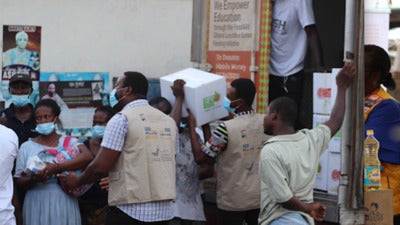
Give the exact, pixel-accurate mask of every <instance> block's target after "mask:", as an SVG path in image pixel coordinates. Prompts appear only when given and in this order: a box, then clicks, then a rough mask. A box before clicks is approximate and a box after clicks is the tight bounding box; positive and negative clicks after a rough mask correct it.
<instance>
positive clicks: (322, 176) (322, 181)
mask: <svg viewBox="0 0 400 225" xmlns="http://www.w3.org/2000/svg"><path fill="white" fill-rule="evenodd" d="M327 188H328V151H325V152H324V153H322V155H321V156H320V158H319V163H318V172H317V176H316V178H315V184H314V189H317V190H321V191H327Z"/></svg>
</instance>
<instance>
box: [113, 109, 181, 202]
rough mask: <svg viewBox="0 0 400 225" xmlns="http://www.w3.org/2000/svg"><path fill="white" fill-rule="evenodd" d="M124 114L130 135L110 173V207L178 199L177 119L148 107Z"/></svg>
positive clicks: (129, 110) (128, 134)
mask: <svg viewBox="0 0 400 225" xmlns="http://www.w3.org/2000/svg"><path fill="white" fill-rule="evenodd" d="M121 113H122V114H124V115H125V116H126V117H127V118H128V133H127V135H126V138H125V143H124V146H123V149H122V152H121V154H120V156H119V158H118V160H117V163H116V165H115V166H114V168H113V169H112V170H111V171H110V172H109V178H110V190H109V194H108V203H109V205H111V206H114V205H121V204H131V203H144V202H152V201H160V200H168V199H174V198H175V195H176V194H175V143H176V142H175V141H176V132H177V126H176V124H175V122H174V120H173V119H172V118H170V117H169V116H167V115H165V114H163V113H162V112H161V111H159V110H157V109H155V108H153V107H151V106H149V105H147V104H146V105H138V106H135V107H132V108H128V109H126V110H123V111H121Z"/></svg>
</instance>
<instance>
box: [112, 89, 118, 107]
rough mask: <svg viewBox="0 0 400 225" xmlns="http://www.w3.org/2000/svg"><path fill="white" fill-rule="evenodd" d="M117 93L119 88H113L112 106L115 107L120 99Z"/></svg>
mask: <svg viewBox="0 0 400 225" xmlns="http://www.w3.org/2000/svg"><path fill="white" fill-rule="evenodd" d="M116 94H117V89H115V88H114V89H113V90H112V91H111V93H110V106H111V108H114V106H116V105H117V104H118V99H117V97H116V96H115V95H116Z"/></svg>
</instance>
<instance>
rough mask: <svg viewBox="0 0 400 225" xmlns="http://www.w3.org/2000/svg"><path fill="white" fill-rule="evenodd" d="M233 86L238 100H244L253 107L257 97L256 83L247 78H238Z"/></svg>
mask: <svg viewBox="0 0 400 225" xmlns="http://www.w3.org/2000/svg"><path fill="white" fill-rule="evenodd" d="M231 86H232V87H234V88H235V89H236V98H241V99H243V100H244V101H245V102H246V104H247V105H248V106H251V105H252V104H253V101H254V96H255V95H256V86H255V85H254V82H253V81H252V80H250V79H246V78H238V79H236V80H234V81H232V83H231Z"/></svg>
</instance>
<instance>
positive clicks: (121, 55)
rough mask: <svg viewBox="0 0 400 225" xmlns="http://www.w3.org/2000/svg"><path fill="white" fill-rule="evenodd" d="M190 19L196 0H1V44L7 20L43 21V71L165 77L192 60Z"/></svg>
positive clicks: (36, 23)
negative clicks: (138, 72) (130, 71)
mask: <svg viewBox="0 0 400 225" xmlns="http://www.w3.org/2000/svg"><path fill="white" fill-rule="evenodd" d="M191 23H192V0H84V1H79V0H70V1H64V0H18V1H10V0H0V26H1V27H0V32H1V34H0V47H1V49H2V43H3V41H2V38H3V37H2V36H3V35H2V32H3V25H38V26H42V43H41V48H42V49H41V71H49V72H53V71H54V72H70V71H71V72H72V71H73V72H97V71H98V72H109V73H110V77H113V76H118V75H120V74H121V73H122V72H124V71H126V70H136V71H140V72H142V73H144V74H145V75H146V76H148V77H160V76H162V75H165V74H168V73H171V72H175V71H177V70H181V69H183V68H187V67H190V66H191V65H192V64H191V63H190V46H191Z"/></svg>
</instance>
